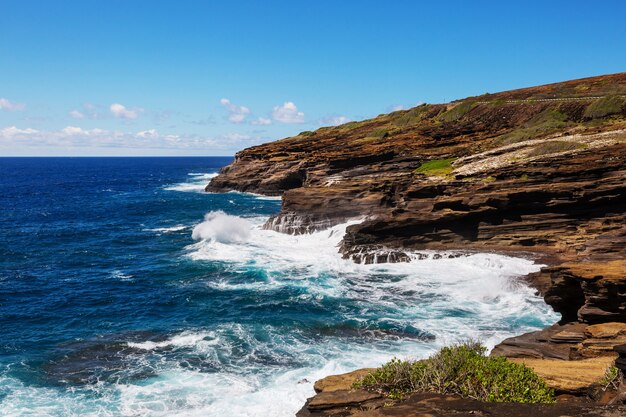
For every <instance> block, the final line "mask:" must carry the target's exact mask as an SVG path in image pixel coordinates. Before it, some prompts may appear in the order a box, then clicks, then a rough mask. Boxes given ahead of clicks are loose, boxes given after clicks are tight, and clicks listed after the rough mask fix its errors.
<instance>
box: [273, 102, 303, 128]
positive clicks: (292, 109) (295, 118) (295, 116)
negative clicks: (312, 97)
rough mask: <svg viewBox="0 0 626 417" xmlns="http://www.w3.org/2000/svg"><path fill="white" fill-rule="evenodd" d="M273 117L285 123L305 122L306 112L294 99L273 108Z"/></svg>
mask: <svg viewBox="0 0 626 417" xmlns="http://www.w3.org/2000/svg"><path fill="white" fill-rule="evenodd" d="M272 118H274V120H277V121H279V122H283V123H304V113H302V112H301V111H298V107H296V105H295V104H294V103H293V102H292V101H286V102H285V103H283V105H282V106H276V107H274V109H273V110H272Z"/></svg>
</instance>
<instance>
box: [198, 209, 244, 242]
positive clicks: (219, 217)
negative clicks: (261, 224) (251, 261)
mask: <svg viewBox="0 0 626 417" xmlns="http://www.w3.org/2000/svg"><path fill="white" fill-rule="evenodd" d="M251 229H252V224H251V223H250V222H249V221H248V220H246V219H244V218H242V217H237V216H231V215H229V214H226V213H224V212H223V211H211V212H209V213H207V214H206V215H205V216H204V221H203V222H202V223H200V224H199V225H197V226H196V227H194V228H193V231H192V232H191V237H192V238H193V239H195V240H198V239H202V240H204V241H209V242H215V243H220V244H230V243H240V244H241V243H245V242H246V241H247V240H248V238H249V237H250V231H251Z"/></svg>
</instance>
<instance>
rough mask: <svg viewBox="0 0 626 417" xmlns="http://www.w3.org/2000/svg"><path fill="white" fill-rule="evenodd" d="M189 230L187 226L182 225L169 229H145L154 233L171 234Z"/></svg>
mask: <svg viewBox="0 0 626 417" xmlns="http://www.w3.org/2000/svg"><path fill="white" fill-rule="evenodd" d="M187 228H189V226H185V225H184V224H177V225H175V226H170V227H154V228H152V229H145V230H147V231H149V232H156V233H171V232H180V231H181V230H185V229H187Z"/></svg>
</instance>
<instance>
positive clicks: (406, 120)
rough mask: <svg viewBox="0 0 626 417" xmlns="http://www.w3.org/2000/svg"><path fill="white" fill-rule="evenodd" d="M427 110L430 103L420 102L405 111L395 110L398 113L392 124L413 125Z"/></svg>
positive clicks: (400, 125)
mask: <svg viewBox="0 0 626 417" xmlns="http://www.w3.org/2000/svg"><path fill="white" fill-rule="evenodd" d="M428 110H430V105H428V104H422V105H421V106H417V107H413V108H412V109H411V110H407V111H405V112H395V113H400V114H399V115H398V117H397V118H395V119H394V120H393V124H394V125H396V126H398V127H405V126H411V125H415V124H417V123H419V122H420V121H421V120H422V119H423V118H424V116H425V115H426V113H427V112H428Z"/></svg>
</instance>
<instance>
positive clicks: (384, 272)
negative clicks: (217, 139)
mask: <svg viewBox="0 0 626 417" xmlns="http://www.w3.org/2000/svg"><path fill="white" fill-rule="evenodd" d="M231 160H232V159H231V158H218V157H215V158H209V157H207V158H0V210H1V211H0V415H2V416H31V415H32V416H35V415H36V416H174V415H176V416H290V415H294V413H295V411H297V410H298V409H299V408H300V407H301V406H302V404H303V402H304V400H305V399H306V398H307V397H308V396H310V395H312V394H313V388H312V383H313V382H314V381H315V380H316V379H318V378H320V377H322V376H325V375H328V374H332V373H339V372H345V371H348V370H352V369H354V368H356V367H363V366H376V365H379V364H380V363H382V362H384V361H386V360H388V359H390V358H392V357H394V356H399V357H412V358H419V357H423V356H425V355H427V354H428V353H429V352H432V351H433V350H435V349H437V348H438V347H440V346H442V345H444V344H447V343H450V342H454V341H457V340H460V339H463V338H467V337H474V338H480V339H481V340H483V341H484V342H485V343H487V344H488V345H493V344H495V343H497V342H498V341H500V340H501V339H503V338H505V337H508V336H510V335H513V334H518V333H521V332H524V331H529V330H532V329H536V328H540V327H543V326H545V325H548V324H551V323H553V322H554V321H556V320H557V317H556V316H555V314H554V313H553V312H551V310H550V308H549V307H547V306H546V305H545V304H544V303H543V302H542V300H541V299H539V298H538V297H536V296H535V295H534V294H533V292H532V291H531V290H530V289H528V288H526V287H524V286H523V285H521V284H520V283H519V282H517V281H516V277H518V276H520V275H523V274H526V273H528V272H531V271H534V270H537V269H538V266H537V265H535V264H534V263H533V262H532V261H530V260H526V259H517V258H511V257H506V256H502V255H495V254H473V255H470V256H462V257H454V258H447V257H445V256H443V257H440V256H438V254H434V253H432V254H430V255H431V256H429V257H428V258H427V259H423V260H415V261H413V262H411V263H405V264H391V265H385V264H381V265H357V264H354V263H352V262H350V261H347V260H343V259H341V257H340V256H339V254H338V253H337V247H336V246H337V244H338V243H339V241H340V239H341V236H342V234H343V230H345V227H346V225H339V226H336V227H334V228H332V229H331V230H327V231H323V232H318V233H315V234H312V235H304V236H288V235H283V234H280V233H277V232H273V231H268V230H263V229H262V228H261V225H262V224H263V223H264V221H265V220H266V219H267V218H268V217H269V216H270V215H272V214H274V213H276V212H277V211H278V210H279V209H280V200H279V199H276V198H268V197H263V196H258V195H252V194H244V193H225V194H209V193H204V192H203V187H204V185H206V183H207V182H208V181H209V179H210V178H211V177H212V176H214V175H216V172H217V171H218V170H219V168H220V167H222V166H224V165H226V164H228V163H229V162H230V161H231ZM355 221H358V220H355Z"/></svg>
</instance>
